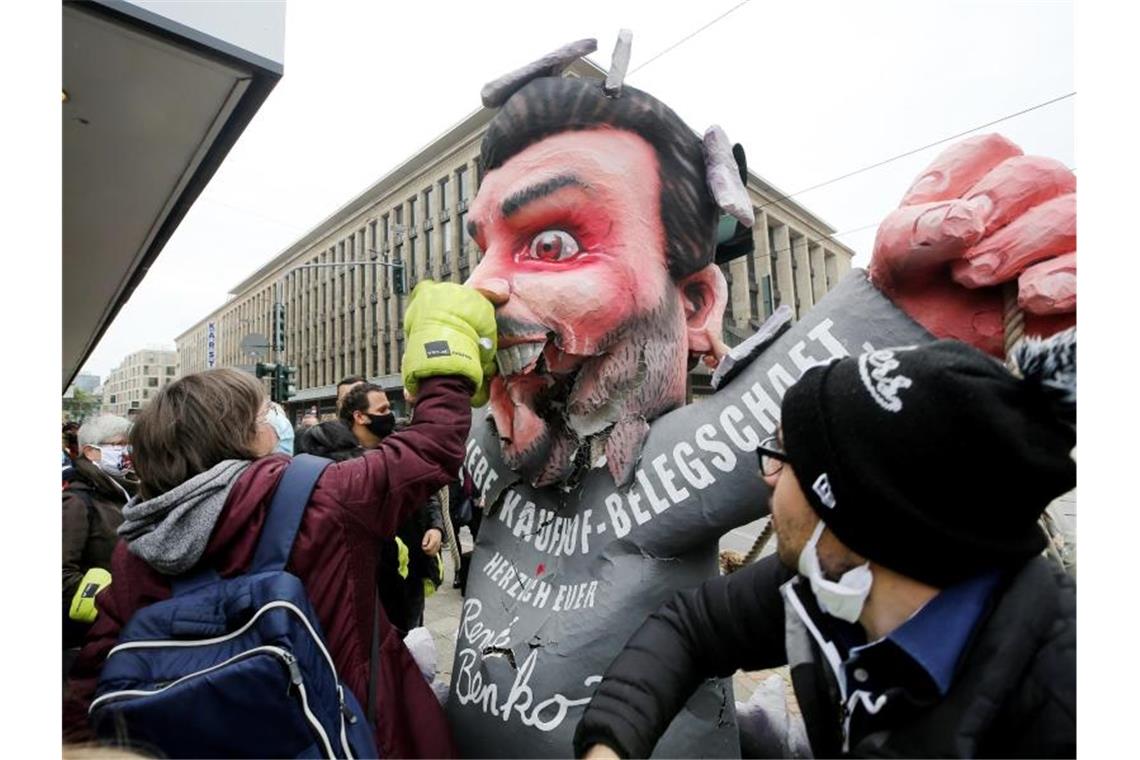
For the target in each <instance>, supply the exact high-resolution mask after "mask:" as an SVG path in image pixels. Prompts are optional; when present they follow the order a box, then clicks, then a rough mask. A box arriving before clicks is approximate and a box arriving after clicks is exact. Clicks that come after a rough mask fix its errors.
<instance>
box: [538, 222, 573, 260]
mask: <svg viewBox="0 0 1140 760" xmlns="http://www.w3.org/2000/svg"><path fill="white" fill-rule="evenodd" d="M576 253H578V241H577V240H575V239H574V237H573V236H572V235H571V234H570V233H568V232H564V231H563V230H544V231H542V232H540V233H539V234H537V235H535V236H534V238H533V239H532V240H531V241H530V257H531V258H532V259H539V260H540V261H563V260H565V259H568V258H570V257H571V256H573V255H574V254H576Z"/></svg>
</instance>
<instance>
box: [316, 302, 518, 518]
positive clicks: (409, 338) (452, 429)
mask: <svg viewBox="0 0 1140 760" xmlns="http://www.w3.org/2000/svg"><path fill="white" fill-rule="evenodd" d="M404 332H405V335H406V349H405V353H404V357H403V361H402V365H401V366H402V368H403V377H404V388H405V397H406V398H407V399H408V400H409V401H411V402H414V403H415V410H414V413H413V415H412V420H411V424H410V425H409V426H408V427H407V429H405V430H403V431H401V432H399V433H393V434H392V435H390V436H388V437H387V438H385V439H384V440H383V441H382V442H381V444H380V445H379V446H378V447H377V448H376V449H373V450H372V451H369V452H368V453H366V454H365V455H364V456H362V457H359V458H357V459H353V460H350V461H347V462H343V463H340V464H337V465H333V467H335V468H336V471H337V472H338V473H339V483H338V487H339V488H340V494H339V495H338V496H339V499H340V501H341V503H343V504H345V506H346V507H347V508H348V509H349V511H350V513H351V514H353V515H354V516H356V517H357V518H358V519H359V521H360V523H361V524H362V526H363V527H364V528H365V530H368V531H369V532H370V533H373V534H375V535H377V536H379V537H387V536H391V535H393V534H394V533H395V530H396V527H397V526H398V525H399V524H400V523H401V522H402V521H403V520H404V519H405V518H406V517H407V515H408V514H410V513H411V512H413V511H415V510H416V509H417V508H419V507H421V506H422V505H423V504H424V503H425V502H426V501H427V500H428V498H429V497H430V496H431V495H432V494H433V493H434V492H435V491H437V490H439V489H440V488H441V487H442V486H444V485H446V484H447V483H448V482H449V481H450V480H451V479H452V478H453V477H454V473H455V472H456V471H458V469H459V465H460V463H461V462H462V460H463V455H464V451H465V449H464V444H465V442H466V440H467V434H468V432H469V430H470V427H471V407H472V406H476V405H478V404H481V403H486V398H487V393H486V388H487V384H488V383H489V382H490V379H491V376H492V374H493V373H494V367H495V365H494V357H495V348H496V340H497V338H496V329H495V312H494V307H492V306H491V302H490V301H488V300H487V299H486V298H485V297H484V296H482V295H481V294H480V293H479V292H477V291H475V290H473V289H471V288H467V287H463V286H461V285H456V284H454V283H436V282H428V281H425V282H422V283H420V284H419V285H417V286H416V289H415V290H414V291H412V295H411V297H410V299H409V302H408V309H407V312H406V313H405V316H404Z"/></svg>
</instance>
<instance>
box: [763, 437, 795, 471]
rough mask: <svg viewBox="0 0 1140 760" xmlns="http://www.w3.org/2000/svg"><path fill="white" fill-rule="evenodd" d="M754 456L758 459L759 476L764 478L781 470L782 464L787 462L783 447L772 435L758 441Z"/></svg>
mask: <svg viewBox="0 0 1140 760" xmlns="http://www.w3.org/2000/svg"><path fill="white" fill-rule="evenodd" d="M756 455H757V456H758V457H759V458H760V474H761V475H763V476H764V477H766V478H770V477H772V476H773V475H775V474H776V473H778V472H779V471H780V470H781V469H782V468H783V466H784V462H786V461H788V455H787V454H786V453H784V447H783V445H782V444H781V443H780V440H779V439H778V438H777V437H776V436H774V435H772V436H769V437H767V438H765V439H764V440H762V441H760V445H759V446H758V447H757V448H756Z"/></svg>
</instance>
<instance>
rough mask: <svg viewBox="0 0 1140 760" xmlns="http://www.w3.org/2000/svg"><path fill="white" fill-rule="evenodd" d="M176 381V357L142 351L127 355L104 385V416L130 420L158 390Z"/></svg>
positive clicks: (160, 352) (166, 352)
mask: <svg viewBox="0 0 1140 760" xmlns="http://www.w3.org/2000/svg"><path fill="white" fill-rule="evenodd" d="M176 377H178V353H177V352H176V351H161V350H157V349H150V348H147V349H143V350H142V351H135V352H134V353H133V354H129V355H128V356H127V357H126V358H124V359H123V361H122V362H120V363H119V366H118V367H115V368H114V369H113V370H111V374H110V375H108V376H107V380H106V382H104V383H103V406H102V411H103V413H105V414H117V415H119V416H121V417H129V416H131V415H132V414H135V413H137V412H138V411H139V410H140V409H142V408H143V407H144V406H146V404H147V402H148V401H149V400H150V399H151V398H152V397H153V396H154V395H155V394H156V393H158V389H159V388H161V387H162V386H164V385H166V384H167V383H169V382H170V381H171V380H173V379H175V378H176Z"/></svg>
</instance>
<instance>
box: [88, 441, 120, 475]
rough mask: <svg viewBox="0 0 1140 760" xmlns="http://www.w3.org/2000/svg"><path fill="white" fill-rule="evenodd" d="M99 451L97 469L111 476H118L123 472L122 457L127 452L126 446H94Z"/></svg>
mask: <svg viewBox="0 0 1140 760" xmlns="http://www.w3.org/2000/svg"><path fill="white" fill-rule="evenodd" d="M95 448H97V449H99V454H100V456H99V462H98V464H99V467H100V468H102V469H103V470H104V471H106V472H109V473H111V474H112V475H120V474H122V472H123V455H124V454H126V452H127V447H126V446H120V445H116V444H110V443H109V444H106V445H105V446H96V447H95Z"/></svg>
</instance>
